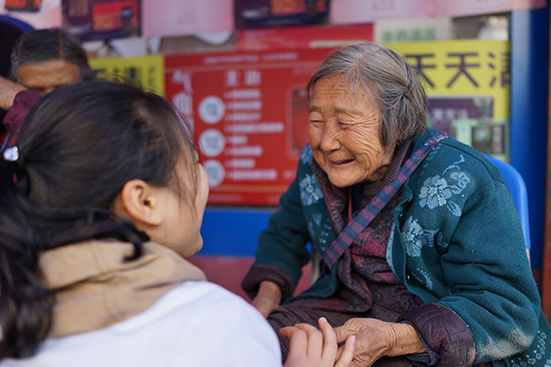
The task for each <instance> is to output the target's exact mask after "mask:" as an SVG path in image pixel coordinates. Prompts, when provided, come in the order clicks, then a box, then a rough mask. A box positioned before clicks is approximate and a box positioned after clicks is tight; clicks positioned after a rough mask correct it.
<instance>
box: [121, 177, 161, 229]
mask: <svg viewBox="0 0 551 367" xmlns="http://www.w3.org/2000/svg"><path fill="white" fill-rule="evenodd" d="M156 193H157V190H155V188H154V187H153V186H151V185H149V184H148V183H147V182H145V181H143V180H137V179H136V180H130V181H128V182H127V183H126V184H125V185H124V186H123V188H122V190H121V193H120V194H119V195H118V196H117V198H116V199H115V203H114V205H113V211H114V212H115V214H117V215H120V216H124V217H127V218H129V219H130V220H131V221H132V223H133V224H134V225H135V226H136V227H138V228H139V229H145V228H140V227H143V226H144V225H145V226H152V227H156V226H159V225H160V224H161V222H162V217H161V215H160V214H161V213H160V212H159V208H158V204H159V200H158V198H157V195H156Z"/></svg>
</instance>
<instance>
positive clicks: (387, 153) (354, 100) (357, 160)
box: [308, 76, 394, 188]
mask: <svg viewBox="0 0 551 367" xmlns="http://www.w3.org/2000/svg"><path fill="white" fill-rule="evenodd" d="M342 79H343V78H342V77H341V76H329V77H324V78H322V79H320V80H319V81H318V82H317V83H316V84H315V86H314V90H313V93H312V99H311V101H310V106H309V107H310V108H309V109H310V124H309V125H308V141H309V143H310V146H311V147H312V153H313V157H314V159H315V160H316V162H317V163H318V164H319V166H320V167H321V169H323V170H324V171H325V173H327V176H328V177H329V181H331V183H332V184H333V185H335V186H337V187H341V188H343V187H348V186H352V185H354V184H357V183H359V182H362V181H364V180H377V179H380V178H382V177H383V176H384V174H385V172H386V171H387V169H388V166H389V165H390V163H391V162H392V158H393V156H394V149H385V148H384V147H383V146H382V144H381V139H380V123H381V117H380V113H379V109H378V108H377V107H376V106H375V104H373V103H372V99H371V96H369V95H368V94H367V93H365V92H364V91H363V90H360V89H358V90H357V91H356V92H355V93H353V90H352V89H351V87H350V86H349V85H348V84H346V83H343V82H342Z"/></svg>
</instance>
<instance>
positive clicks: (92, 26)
mask: <svg viewBox="0 0 551 367" xmlns="http://www.w3.org/2000/svg"><path fill="white" fill-rule="evenodd" d="M62 3H63V27H64V28H66V29H67V30H68V31H69V32H71V33H72V34H74V35H75V36H77V37H79V38H80V40H81V41H92V40H110V39H113V38H124V37H137V36H139V35H140V1H139V0H62Z"/></svg>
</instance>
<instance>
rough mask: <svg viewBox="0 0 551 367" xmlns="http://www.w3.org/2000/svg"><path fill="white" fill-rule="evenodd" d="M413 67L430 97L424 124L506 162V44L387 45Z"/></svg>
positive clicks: (485, 42) (507, 100)
mask: <svg viewBox="0 0 551 367" xmlns="http://www.w3.org/2000/svg"><path fill="white" fill-rule="evenodd" d="M386 46H387V47H390V48H392V49H394V50H396V51H397V52H400V53H401V54H402V55H403V56H404V57H405V58H406V59H407V60H408V61H409V63H410V64H412V65H415V66H416V67H417V69H418V70H419V72H420V74H421V78H422V80H423V82H424V83H425V88H426V90H427V94H428V96H429V106H428V115H427V118H428V124H429V126H433V127H435V128H437V129H439V130H442V131H444V132H446V133H448V134H450V135H451V136H453V137H455V138H456V139H458V140H460V141H462V142H464V143H466V144H469V145H471V146H473V147H474V148H476V149H477V150H479V151H481V152H483V153H487V154H491V155H494V156H496V157H498V158H501V159H504V160H508V158H509V90H510V69H511V65H510V64H511V54H510V47H509V42H508V41H476V40H475V41H471V40H468V41H461V40H459V41H442V42H414V43H393V44H387V45H386Z"/></svg>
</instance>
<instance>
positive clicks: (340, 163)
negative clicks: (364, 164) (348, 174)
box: [331, 159, 354, 166]
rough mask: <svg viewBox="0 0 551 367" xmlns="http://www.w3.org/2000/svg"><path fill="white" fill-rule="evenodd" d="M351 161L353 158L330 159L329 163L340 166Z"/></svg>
mask: <svg viewBox="0 0 551 367" xmlns="http://www.w3.org/2000/svg"><path fill="white" fill-rule="evenodd" d="M351 162H354V159H343V160H340V161H331V163H333V164H335V165H338V166H341V165H344V164H347V163H351Z"/></svg>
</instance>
